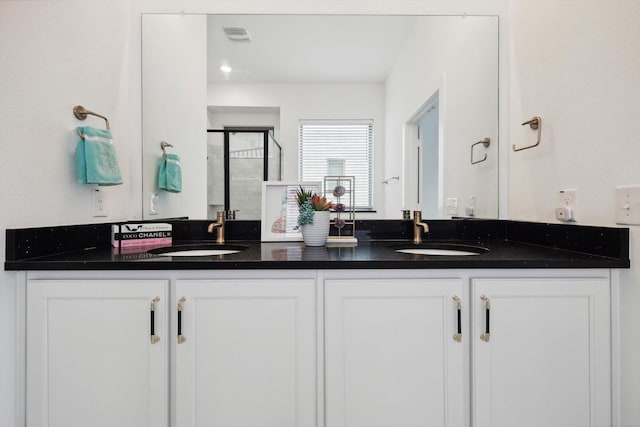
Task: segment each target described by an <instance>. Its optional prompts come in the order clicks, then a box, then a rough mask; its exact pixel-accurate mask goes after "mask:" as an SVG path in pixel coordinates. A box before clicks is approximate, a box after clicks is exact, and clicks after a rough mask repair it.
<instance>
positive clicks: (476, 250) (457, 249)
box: [389, 242, 489, 256]
mask: <svg viewBox="0 0 640 427" xmlns="http://www.w3.org/2000/svg"><path fill="white" fill-rule="evenodd" d="M389 249H393V250H395V251H396V252H399V253H402V254H410V255H435V256H469V255H480V254H484V253H487V252H489V250H488V249H487V248H483V247H481V246H473V245H465V244H457V243H437V242H432V243H421V244H417V245H411V244H409V245H395V246H391V247H390V248H389Z"/></svg>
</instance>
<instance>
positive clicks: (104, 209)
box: [92, 185, 109, 217]
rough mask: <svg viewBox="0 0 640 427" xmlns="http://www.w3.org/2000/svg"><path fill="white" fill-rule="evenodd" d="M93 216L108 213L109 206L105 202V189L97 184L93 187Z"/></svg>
mask: <svg viewBox="0 0 640 427" xmlns="http://www.w3.org/2000/svg"><path fill="white" fill-rule="evenodd" d="M92 192H93V200H92V207H93V216H94V217H102V216H107V215H109V206H108V204H107V191H106V190H105V189H104V188H100V187H98V186H97V185H96V186H94V187H93V191H92Z"/></svg>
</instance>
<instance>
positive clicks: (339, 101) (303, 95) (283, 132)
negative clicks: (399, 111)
mask: <svg viewBox="0 0 640 427" xmlns="http://www.w3.org/2000/svg"><path fill="white" fill-rule="evenodd" d="M208 103H209V105H210V106H224V107H235V106H242V107H278V108H279V109H280V126H279V127H280V132H279V135H278V142H279V143H280V145H281V146H282V172H283V177H282V178H283V180H284V181H297V180H298V123H299V121H300V120H304V119H373V122H374V135H375V138H374V141H375V147H374V153H375V154H374V162H375V165H374V178H373V182H374V194H376V195H379V196H380V197H379V198H378V199H377V200H374V206H380V207H383V206H384V198H383V192H382V188H381V187H382V184H381V181H382V180H383V179H384V178H383V177H382V176H381V175H382V174H383V173H384V171H383V167H384V144H385V142H384V141H385V124H384V114H385V95H384V85H383V84H240V83H238V84H229V83H224V84H213V83H210V84H209V97H208ZM379 153H382V154H379ZM383 214H384V212H383V211H382V210H381V209H380V208H379V210H378V212H377V213H375V214H358V218H364V217H367V218H382V217H383Z"/></svg>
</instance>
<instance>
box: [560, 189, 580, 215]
mask: <svg viewBox="0 0 640 427" xmlns="http://www.w3.org/2000/svg"><path fill="white" fill-rule="evenodd" d="M576 193H577V190H560V191H559V192H558V200H557V207H556V219H557V220H558V221H563V222H568V221H575V220H576Z"/></svg>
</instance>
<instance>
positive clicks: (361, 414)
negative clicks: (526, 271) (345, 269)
mask: <svg viewBox="0 0 640 427" xmlns="http://www.w3.org/2000/svg"><path fill="white" fill-rule="evenodd" d="M325 286H326V288H325V289H326V290H325V292H326V297H325V298H326V313H325V316H326V318H325V322H326V323H325V324H326V331H325V343H326V361H325V363H326V420H327V426H328V427H414V426H415V427H425V426H467V425H468V421H467V420H468V417H469V411H468V409H467V407H468V398H467V394H466V393H465V389H466V390H468V382H467V380H466V378H468V369H467V368H466V366H468V358H467V357H466V356H465V354H467V353H466V351H465V350H464V349H465V348H466V349H468V343H469V335H468V331H467V330H466V325H467V321H468V315H467V310H468V309H467V307H466V306H465V300H466V297H465V290H464V287H463V284H462V280H460V279H421V280H417V279H395V280H394V279H376V280H327V281H326V282H325ZM454 297H456V298H459V299H460V302H461V305H462V310H461V317H460V318H458V304H457V302H456V299H454ZM459 327H460V328H461V339H460V341H458V340H457V339H456V338H457V334H458V328H459Z"/></svg>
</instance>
